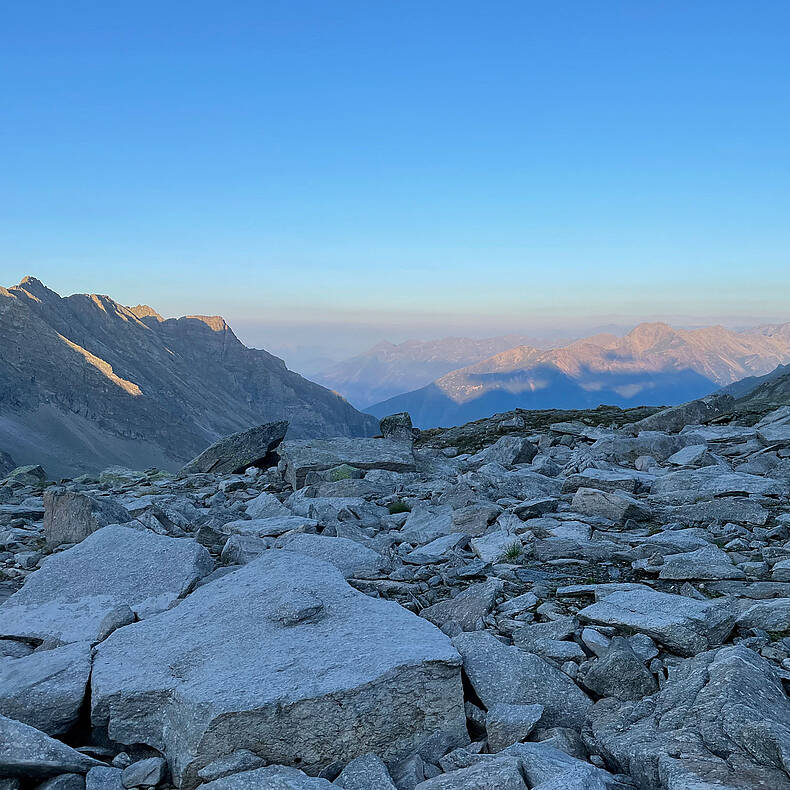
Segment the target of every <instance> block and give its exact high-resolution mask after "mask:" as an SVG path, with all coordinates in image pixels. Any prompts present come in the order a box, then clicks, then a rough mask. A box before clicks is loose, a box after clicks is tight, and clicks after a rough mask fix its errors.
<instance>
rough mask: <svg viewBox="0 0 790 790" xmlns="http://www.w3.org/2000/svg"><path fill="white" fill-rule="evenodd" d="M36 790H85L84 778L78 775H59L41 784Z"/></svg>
mask: <svg viewBox="0 0 790 790" xmlns="http://www.w3.org/2000/svg"><path fill="white" fill-rule="evenodd" d="M36 790H85V777H84V776H81V775H80V774H60V775H59V776H53V777H52V778H51V779H47V780H46V781H44V782H42V783H41V784H40V785H39V786H38V787H37V788H36Z"/></svg>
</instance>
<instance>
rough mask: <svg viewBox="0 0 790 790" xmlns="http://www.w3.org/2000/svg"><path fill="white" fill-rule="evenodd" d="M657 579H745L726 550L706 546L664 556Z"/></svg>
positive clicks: (744, 575)
mask: <svg viewBox="0 0 790 790" xmlns="http://www.w3.org/2000/svg"><path fill="white" fill-rule="evenodd" d="M658 577H659V579H672V580H683V579H745V578H746V574H745V573H744V572H743V571H742V570H741V569H740V568H736V567H735V565H733V563H732V560H731V559H730V557H729V555H728V554H727V552H726V551H722V550H721V549H720V548H718V547H716V546H707V547H706V548H703V549H697V550H696V551H689V552H686V553H683V554H672V555H671V556H669V557H666V558H665V560H664V564H663V565H662V566H661V571H660V573H659V574H658Z"/></svg>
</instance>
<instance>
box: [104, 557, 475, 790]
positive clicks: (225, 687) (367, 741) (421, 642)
mask: <svg viewBox="0 0 790 790" xmlns="http://www.w3.org/2000/svg"><path fill="white" fill-rule="evenodd" d="M251 602H254V605H251ZM217 666H222V667H223V671H222V672H217V671H216V667H217ZM459 667H460V659H459V656H458V654H457V652H456V651H455V650H454V649H453V647H452V646H451V644H450V642H449V641H448V640H447V638H446V637H445V636H444V634H442V633H441V632H440V631H439V630H438V629H436V628H435V627H434V626H433V625H431V624H430V623H428V622H427V621H426V620H423V619H422V618H419V617H416V616H415V615H413V614H411V613H410V612H408V611H406V610H405V609H403V608H401V607H400V606H398V605H397V604H395V603H392V602H388V601H384V600H381V599H374V598H371V597H368V596H366V595H363V594H362V593H359V592H357V591H356V590H354V589H352V588H351V587H349V586H348V585H347V584H346V583H345V581H344V580H343V578H342V576H341V575H340V573H339V572H338V571H337V570H336V569H335V568H334V567H333V566H332V565H330V564H329V563H325V562H321V561H318V560H314V559H312V558H309V557H305V556H303V555H299V554H296V553H294V552H290V551H278V550H272V551H270V552H267V553H266V554H264V555H263V556H261V557H260V558H259V559H257V560H255V561H254V562H252V563H250V564H249V565H246V566H244V567H242V568H240V569H239V570H237V571H235V572H233V573H230V574H228V575H227V576H224V577H223V578H221V579H218V580H216V581H214V582H212V583H211V584H208V585H205V586H203V587H200V588H198V589H197V590H196V591H195V592H194V593H192V594H191V595H190V596H189V597H188V598H187V599H186V600H185V601H183V602H182V603H181V604H179V605H178V606H177V607H175V608H174V609H171V610H169V611H167V612H164V613H162V614H160V615H158V616H156V617H152V618H150V619H148V620H143V621H142V622H139V623H135V624H134V625H131V626H128V627H126V628H123V629H120V630H119V631H116V632H115V633H114V634H113V635H112V636H110V637H109V638H108V639H107V640H106V641H105V642H103V643H102V644H101V645H100V646H99V648H98V650H97V655H96V657H95V659H94V668H93V674H92V697H91V701H92V720H93V723H94V726H98V727H106V728H107V730H108V732H109V736H110V738H111V739H112V740H114V741H116V742H119V743H130V744H131V743H146V744H149V745H151V746H153V747H154V748H156V749H158V750H159V751H161V752H163V753H164V754H166V755H167V757H168V761H169V763H170V770H171V773H172V775H173V779H174V782H175V783H177V784H178V786H180V787H181V788H184V789H185V790H191V788H193V787H195V785H196V784H197V783H198V771H199V770H200V769H201V768H203V767H204V766H205V765H207V764H209V763H211V762H213V761H215V760H217V759H218V758H220V757H222V756H223V755H227V754H230V753H232V752H234V751H236V750H238V749H248V750H250V751H252V752H255V753H256V754H258V755H259V756H261V757H263V758H264V759H266V760H267V762H269V763H281V764H288V763H295V762H297V761H298V762H299V764H300V765H301V766H302V767H303V768H304V769H305V770H306V771H308V772H310V773H313V772H317V771H319V770H320V769H322V768H324V767H326V766H328V765H330V764H332V763H335V762H336V761H348V760H351V759H353V758H354V757H358V756H360V755H362V754H366V753H368V752H371V751H373V752H376V753H377V754H379V755H381V757H382V758H383V759H385V760H394V759H398V758H401V757H404V756H406V755H407V754H410V753H412V752H415V751H422V752H423V753H424V754H425V756H426V757H427V758H428V759H437V758H438V756H439V755H441V754H443V753H444V750H446V749H448V748H451V747H453V746H457V745H461V744H463V743H465V742H466V739H467V735H466V726H465V714H464V709H463V694H462V690H461V680H460V672H459ZM261 770H263V769H261ZM230 778H231V777H228V778H227V779H230ZM224 781H225V780H217V782H224Z"/></svg>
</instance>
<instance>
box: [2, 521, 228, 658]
mask: <svg viewBox="0 0 790 790" xmlns="http://www.w3.org/2000/svg"><path fill="white" fill-rule="evenodd" d="M212 569H213V562H212V560H211V557H210V555H209V553H208V552H207V551H206V549H204V548H203V547H202V546H201V545H199V544H198V543H197V542H196V541H194V540H188V539H184V538H168V537H165V536H162V535H155V534H153V533H151V532H142V531H138V530H135V529H130V528H129V527H123V526H109V527H104V528H103V529H100V530H99V531H98V532H94V533H93V534H92V535H89V536H88V537H87V538H86V539H85V540H83V541H82V543H78V544H77V545H76V546H74V547H73V548H70V549H67V550H66V551H63V552H60V553H59V554H53V555H52V556H50V557H48V558H47V559H46V560H45V561H44V563H43V565H42V566H41V568H40V569H39V570H37V571H36V572H35V573H33V574H31V575H30V576H29V577H28V579H27V581H26V583H25V585H24V586H23V587H22V589H21V590H19V591H18V592H16V593H14V594H13V595H12V596H11V597H10V598H8V599H7V600H6V601H5V602H4V603H3V604H2V605H0V636H3V637H13V638H17V639H38V640H45V639H48V640H54V641H55V642H60V643H64V644H65V643H68V642H83V641H88V642H93V641H96V640H97V639H98V637H99V634H100V633H101V631H102V624H103V621H104V618H105V617H106V616H107V615H108V614H111V613H112V612H114V611H116V610H118V609H119V608H121V607H126V606H128V607H130V608H131V609H132V610H133V611H134V612H135V613H136V615H137V616H138V617H147V616H149V615H151V614H153V613H156V612H161V611H163V610H164V609H167V608H168V607H169V606H171V605H172V604H173V603H174V602H175V601H177V600H178V599H179V598H180V597H182V596H183V595H185V594H186V593H187V592H189V590H190V589H192V587H193V586H194V584H195V583H196V582H197V581H198V579H200V578H202V577H203V576H206V575H207V574H208V573H210V572H211V570H212Z"/></svg>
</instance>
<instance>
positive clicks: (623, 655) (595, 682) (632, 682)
mask: <svg viewBox="0 0 790 790" xmlns="http://www.w3.org/2000/svg"><path fill="white" fill-rule="evenodd" d="M579 679H581V682H582V685H584V686H585V687H586V688H588V689H590V691H593V692H595V693H596V694H598V695H599V696H601V697H616V698H617V699H621V700H627V699H642V697H646V696H648V695H649V694H653V693H655V692H656V691H657V690H658V685H657V684H656V679H655V678H654V677H653V675H652V673H651V672H650V670H648V668H647V667H646V666H645V665H644V663H642V660H641V659H640V658H638V657H637V655H636V654H635V653H634V651H633V649H632V647H631V645H629V643H628V640H626V639H623V637H620V636H616V637H614V639H612V641H611V642H610V643H609V645H608V647H607V649H606V651H605V652H604V653H603V655H602V656H601V658H599V659H597V660H596V661H593V662H592V665H591V666H590V668H589V669H588V670H587V672H585V673H584V674H583V676H582V677H581V678H578V677H577V680H579Z"/></svg>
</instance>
